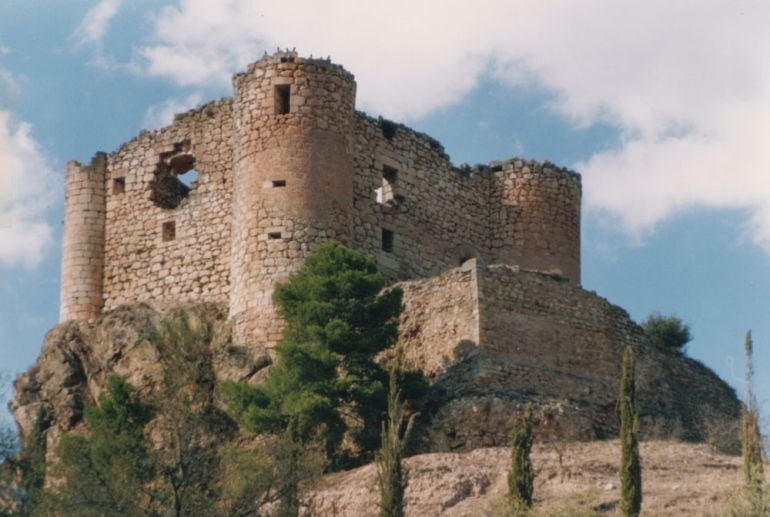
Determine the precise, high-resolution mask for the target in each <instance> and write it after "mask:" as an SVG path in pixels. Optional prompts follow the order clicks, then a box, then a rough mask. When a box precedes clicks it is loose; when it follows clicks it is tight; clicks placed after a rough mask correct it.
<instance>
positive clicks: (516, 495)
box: [508, 404, 535, 514]
mask: <svg viewBox="0 0 770 517" xmlns="http://www.w3.org/2000/svg"><path fill="white" fill-rule="evenodd" d="M531 451H532V404H527V408H526V409H525V410H524V418H523V419H522V420H520V421H517V422H516V423H515V424H514V426H513V431H512V432H511V470H510V472H509V473H508V500H509V506H510V509H511V512H512V513H513V514H516V513H518V512H521V511H523V510H526V509H527V508H531V507H532V494H533V491H534V484H535V471H534V469H533V468H532V460H531V459H530V453H531Z"/></svg>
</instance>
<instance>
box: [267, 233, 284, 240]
mask: <svg viewBox="0 0 770 517" xmlns="http://www.w3.org/2000/svg"><path fill="white" fill-rule="evenodd" d="M267 238H268V239H270V240H274V239H280V238H281V232H268V234H267Z"/></svg>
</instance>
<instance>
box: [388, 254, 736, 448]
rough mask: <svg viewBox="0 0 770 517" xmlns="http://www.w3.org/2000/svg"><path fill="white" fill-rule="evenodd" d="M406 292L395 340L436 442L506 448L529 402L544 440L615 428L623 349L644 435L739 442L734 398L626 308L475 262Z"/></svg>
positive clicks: (603, 433) (564, 284)
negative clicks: (655, 338) (416, 374)
mask: <svg viewBox="0 0 770 517" xmlns="http://www.w3.org/2000/svg"><path fill="white" fill-rule="evenodd" d="M398 285H400V286H402V288H403V289H404V304H405V307H406V310H405V311H404V314H403V315H402V319H401V327H400V343H401V344H403V345H404V346H405V348H406V353H405V357H406V358H407V363H408V365H409V366H411V367H416V368H420V369H422V370H423V371H425V372H426V374H427V375H428V378H429V379H430V380H431V382H432V385H433V388H432V395H431V401H430V402H429V404H428V406H429V409H428V410H427V411H425V414H424V418H425V420H426V421H425V422H424V426H423V427H422V428H423V429H427V431H426V433H427V438H426V439H425V443H426V444H427V445H424V446H425V447H430V448H433V449H434V450H449V449H470V448H475V447H479V446H490V445H505V444H507V441H508V433H509V431H510V428H511V425H512V422H513V419H514V418H515V417H516V416H517V415H519V414H521V412H522V410H523V408H524V406H525V405H526V404H527V403H529V402H533V403H534V404H535V407H536V422H537V427H538V431H537V432H538V433H539V437H540V438H539V439H541V440H548V439H559V440H564V439H582V440H591V439H596V438H605V437H609V436H613V435H615V434H616V433H617V426H618V422H617V415H616V406H617V393H618V387H619V381H620V371H621V364H622V355H623V350H624V349H625V347H626V346H632V347H633V348H634V350H635V353H636V356H637V395H638V410H639V412H640V420H641V432H642V434H643V436H647V437H650V436H653V437H660V436H676V437H678V438H684V439H692V440H712V441H713V442H715V443H722V444H724V443H730V442H731V441H734V440H733V439H734V437H735V436H737V435H736V434H734V432H733V431H735V429H734V427H733V426H734V424H735V422H737V418H738V408H739V406H738V401H737V399H736V398H735V394H734V392H733V390H732V389H731V388H730V387H729V386H728V385H727V384H725V383H724V382H723V381H722V380H721V379H719V378H718V377H717V376H716V375H714V374H713V372H711V371H710V370H708V369H707V368H706V367H704V366H703V365H701V364H700V363H698V362H696V361H694V360H692V359H689V358H687V357H685V356H683V355H681V354H677V353H670V352H665V351H661V350H658V349H655V348H654V347H652V346H650V345H649V344H648V343H647V342H646V340H645V338H644V334H643V332H642V330H641V328H640V327H639V326H638V325H636V324H635V323H634V322H633V321H632V320H631V319H630V318H629V317H628V314H627V313H626V312H625V311H624V310H623V309H621V308H619V307H617V306H614V305H612V304H610V303H608V302H607V301H606V300H604V299H603V298H601V297H599V296H597V295H596V294H594V293H592V292H588V291H585V290H583V289H581V288H580V287H578V286H575V285H574V284H572V283H570V282H568V281H567V280H565V279H564V278H562V277H558V276H554V275H547V274H543V273H537V272H530V271H524V270H521V269H519V268H514V267H510V266H502V265H495V266H483V265H479V264H474V263H473V261H470V262H469V263H467V264H466V265H465V266H464V267H461V268H458V269H454V270H451V271H448V272H446V273H444V274H442V275H438V276H436V277H433V278H429V279H422V280H414V281H409V282H403V283H401V284H398Z"/></svg>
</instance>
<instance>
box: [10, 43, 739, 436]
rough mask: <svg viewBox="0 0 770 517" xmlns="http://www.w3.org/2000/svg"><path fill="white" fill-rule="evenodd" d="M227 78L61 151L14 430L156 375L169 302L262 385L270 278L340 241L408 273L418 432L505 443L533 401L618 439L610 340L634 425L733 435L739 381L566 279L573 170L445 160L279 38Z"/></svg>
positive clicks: (227, 376) (565, 431) (569, 427)
mask: <svg viewBox="0 0 770 517" xmlns="http://www.w3.org/2000/svg"><path fill="white" fill-rule="evenodd" d="M233 84H234V95H233V97H232V98H228V99H223V100H219V101H215V102H211V103H209V104H206V105H205V106H202V107H201V108H198V109H195V110H192V111H189V112H187V113H184V114H181V115H177V116H176V118H175V120H174V122H173V123H172V124H171V125H170V126H168V127H165V128H163V129H160V130H157V131H143V132H142V133H140V134H139V135H138V136H137V137H136V138H134V139H132V140H131V141H129V142H127V143H125V144H123V145H122V146H121V147H120V148H119V149H118V150H117V151H115V152H113V153H112V154H109V155H108V154H104V153H97V154H96V156H95V157H94V158H93V160H92V161H91V163H90V164H85V165H83V164H79V163H77V162H70V163H69V164H68V165H67V177H66V203H65V221H64V243H63V259H62V287H61V314H60V319H61V321H62V324H60V325H57V326H56V327H54V329H52V330H51V331H50V332H49V333H48V335H47V336H46V340H45V343H44V346H43V350H42V352H41V356H40V359H39V360H38V362H37V364H36V365H35V366H34V367H33V368H31V369H30V370H29V371H28V372H27V373H25V374H23V375H22V376H20V377H19V379H18V380H17V382H16V395H15V398H14V402H13V408H14V414H15V416H16V419H17V422H19V426H20V429H21V430H22V435H24V436H26V435H28V433H29V432H31V430H32V429H33V425H34V422H35V421H36V420H35V419H36V418H37V415H38V414H39V411H40V408H41V407H46V408H48V410H50V414H51V415H52V417H51V422H52V424H51V426H52V428H53V429H56V430H57V431H56V432H52V433H49V438H48V439H49V442H50V445H51V448H50V450H54V449H55V448H54V443H55V441H56V439H57V438H56V437H57V436H60V435H61V433H62V432H66V431H68V430H70V429H73V428H75V427H76V426H78V425H81V424H82V414H83V407H84V403H85V402H86V401H96V400H98V396H99V391H100V389H101V388H100V386H104V382H105V379H106V375H108V374H109V373H117V374H119V375H123V376H125V377H126V378H127V379H128V380H129V382H130V383H131V384H132V385H133V386H137V387H138V389H139V390H140V391H142V392H144V393H148V392H152V391H153V389H154V388H153V386H157V385H158V379H161V378H162V377H163V375H162V372H160V371H158V369H159V368H160V366H159V358H160V355H159V352H158V350H157V348H155V347H154V345H153V343H152V342H151V340H148V339H147V335H146V329H147V328H148V326H151V325H152V321H153V319H155V318H160V317H161V316H162V314H164V311H169V310H173V306H174V305H176V304H180V303H181V304H184V305H187V306H197V308H196V309H195V310H194V311H193V312H194V313H195V314H198V315H199V316H200V317H202V318H203V319H204V320H205V321H207V322H208V324H211V325H214V327H216V329H217V330H216V332H217V337H216V339H214V338H212V341H211V343H210V344H209V346H210V349H211V351H212V356H213V357H214V358H215V359H216V360H215V361H212V369H213V371H214V372H215V377H216V378H217V379H218V381H223V380H235V381H239V382H259V380H260V378H261V376H262V375H263V374H262V372H263V369H264V368H266V367H267V365H268V364H269V363H270V361H269V356H270V354H271V348H272V347H273V346H274V345H275V344H276V343H277V342H278V340H279V339H280V337H281V329H282V327H281V321H280V319H279V318H277V317H276V314H275V310H274V308H273V307H272V304H271V295H272V292H273V288H274V286H275V284H276V282H280V281H282V280H283V279H285V278H286V277H287V276H288V275H289V274H291V273H292V272H293V271H295V270H297V269H298V268H299V267H300V266H301V264H302V261H303V260H304V258H305V257H307V256H308V254H309V253H310V252H312V251H313V250H314V249H315V248H316V247H317V246H318V244H319V243H321V242H323V241H327V240H329V239H336V240H338V241H340V242H342V243H344V244H346V245H348V246H350V247H352V248H354V249H357V250H359V251H362V252H364V253H366V254H369V255H372V256H374V257H376V260H377V263H378V264H379V267H380V270H381V271H382V272H383V273H384V274H385V275H386V276H387V277H388V278H389V280H390V281H391V282H393V283H397V285H398V286H399V287H401V289H402V290H403V293H404V299H403V300H404V307H405V309H404V311H403V312H402V314H401V317H400V322H399V343H400V345H401V346H403V350H404V360H405V365H406V366H407V367H408V368H415V369H420V370H422V371H423V372H424V373H425V375H426V378H427V379H428V381H429V383H430V386H431V387H430V394H429V399H430V402H429V404H428V405H427V406H426V407H428V408H429V409H427V410H426V412H424V413H423V415H422V417H421V418H422V422H421V425H420V429H421V431H420V432H421V433H423V435H424V438H425V439H424V440H423V441H422V442H421V443H422V445H421V446H420V447H422V448H423V450H470V449H473V448H477V447H486V446H493V445H505V444H507V443H508V440H509V433H510V428H511V425H512V422H513V421H514V419H515V416H516V415H517V414H519V413H520V412H521V411H522V409H523V408H524V407H525V406H526V405H527V404H529V403H533V404H534V405H535V407H536V412H537V419H536V420H537V428H538V431H537V432H538V436H539V439H549V437H550V438H553V439H558V440H565V439H569V440H591V439H596V438H605V437H609V436H616V435H617V418H616V408H617V393H618V392H617V388H618V381H619V376H620V366H621V361H622V356H623V351H624V349H625V348H626V347H627V346H631V347H632V348H633V349H634V350H635V353H636V357H637V395H638V411H639V422H640V429H641V432H642V434H643V435H644V436H657V437H660V436H677V437H681V438H685V439H688V440H709V441H713V442H719V441H720V440H722V438H724V440H723V441H724V442H725V443H733V441H734V437H735V436H736V434H735V432H734V425H735V422H737V418H738V415H739V408H740V406H739V403H738V401H737V399H736V397H735V393H734V391H733V390H732V389H731V388H730V387H729V386H728V385H727V384H726V383H724V382H723V381H722V380H720V379H719V378H718V377H716V376H715V375H714V374H713V372H711V371H710V370H708V369H707V368H705V367H704V366H703V365H701V364H700V363H698V362H697V361H694V360H692V359H690V358H688V357H687V356H685V355H681V354H672V353H670V351H666V350H660V349H657V348H656V347H654V346H650V344H649V343H648V342H647V338H646V336H645V335H644V332H643V331H642V329H641V328H640V327H639V326H638V325H636V324H635V323H634V322H633V321H632V320H631V318H629V316H628V314H627V313H626V312H625V311H624V310H623V309H622V308H620V307H617V306H614V305H612V304H610V303H609V302H608V301H607V300H605V299H603V298H601V297H600V296H598V295H597V294H596V293H593V292H589V291H586V290H584V289H582V288H581V286H580V197H581V185H580V176H578V175H577V174H575V173H574V172H571V171H568V170H565V169H562V168H558V167H555V166H553V165H551V164H549V163H543V164H539V163H534V162H527V161H523V160H519V159H511V160H508V161H504V162H493V163H491V164H489V165H486V166H476V167H467V166H460V167H456V166H454V165H452V164H451V163H450V161H449V159H448V157H447V155H446V154H445V152H444V150H443V148H442V147H441V145H440V144H439V143H438V142H436V141H435V140H434V139H432V138H430V137H428V136H426V135H424V134H420V133H417V132H415V131H413V130H411V129H409V128H407V127H405V126H403V125H400V124H397V123H394V122H390V121H387V120H383V119H373V118H371V117H368V116H366V115H365V114H363V113H360V112H357V111H356V110H355V82H354V81H353V76H352V75H351V74H349V73H348V72H346V71H345V70H344V69H343V68H342V67H341V66H339V65H335V64H332V63H331V62H329V61H328V60H316V59H304V58H300V57H298V56H297V55H296V54H294V53H293V52H279V53H276V54H274V55H271V56H266V57H265V58H263V59H262V60H260V61H258V62H257V63H255V64H253V65H251V66H250V67H249V68H248V69H247V70H246V71H245V72H244V73H241V74H238V75H236V76H235V77H234V81H233ZM143 302H147V303H143ZM201 315H202V316H201ZM220 323H221V325H219V324H220ZM215 324H216V325H215ZM214 327H212V328H214ZM720 436H721V437H722V438H720Z"/></svg>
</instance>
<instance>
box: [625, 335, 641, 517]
mask: <svg viewBox="0 0 770 517" xmlns="http://www.w3.org/2000/svg"><path fill="white" fill-rule="evenodd" d="M635 392H636V381H635V367H634V352H633V350H632V348H631V347H630V346H627V347H626V350H625V353H624V354H623V374H622V377H621V380H620V511H621V513H622V514H623V515H624V516H625V517H636V516H637V515H639V512H640V510H641V507H642V464H641V462H640V460H639V442H638V441H637V438H636V427H637V422H638V417H639V416H638V414H637V413H636V409H635V406H634V404H635Z"/></svg>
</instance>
